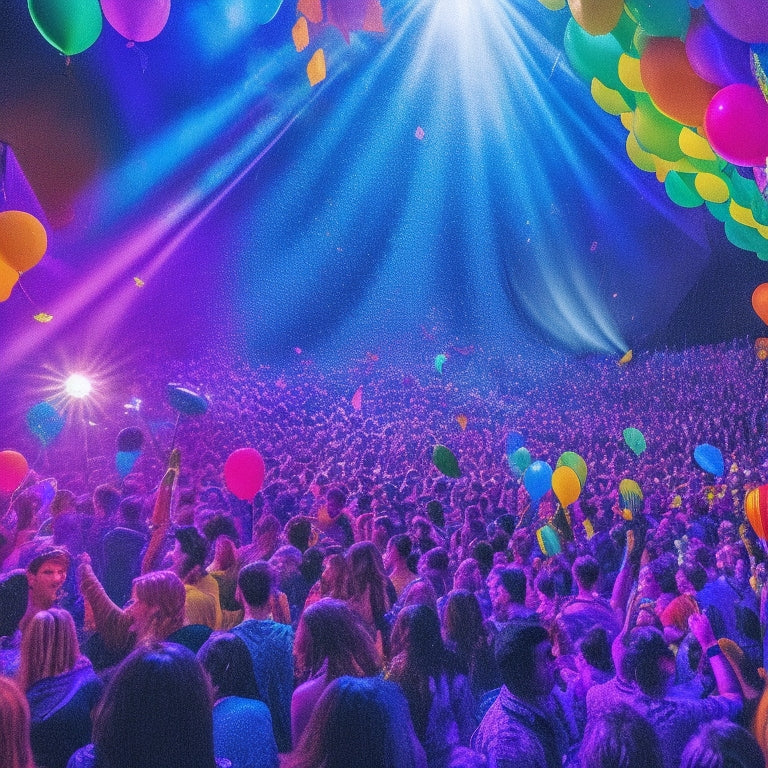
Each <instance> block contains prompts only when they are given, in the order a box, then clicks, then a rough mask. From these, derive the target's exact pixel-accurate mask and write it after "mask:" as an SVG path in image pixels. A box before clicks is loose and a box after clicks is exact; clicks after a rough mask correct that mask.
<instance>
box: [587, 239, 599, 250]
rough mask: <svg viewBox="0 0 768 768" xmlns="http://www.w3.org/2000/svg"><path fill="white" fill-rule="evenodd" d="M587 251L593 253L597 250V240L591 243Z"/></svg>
mask: <svg viewBox="0 0 768 768" xmlns="http://www.w3.org/2000/svg"><path fill="white" fill-rule="evenodd" d="M589 250H590V251H591V252H592V253H594V252H595V251H596V250H597V240H593V241H592V245H591V246H590V247H589Z"/></svg>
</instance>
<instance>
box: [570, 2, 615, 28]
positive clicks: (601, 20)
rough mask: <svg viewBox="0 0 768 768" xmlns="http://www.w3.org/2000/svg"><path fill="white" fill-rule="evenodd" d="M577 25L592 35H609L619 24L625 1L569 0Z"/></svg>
mask: <svg viewBox="0 0 768 768" xmlns="http://www.w3.org/2000/svg"><path fill="white" fill-rule="evenodd" d="M568 7H569V8H570V9H571V15H572V16H573V18H574V20H575V21H576V23H577V24H578V25H579V26H580V27H581V28H582V29H583V30H584V31H585V32H589V34H590V35H607V34H608V33H609V32H611V31H612V30H613V29H614V27H615V26H616V25H617V24H618V23H619V19H620V18H621V12H622V11H623V10H624V2H623V0H568Z"/></svg>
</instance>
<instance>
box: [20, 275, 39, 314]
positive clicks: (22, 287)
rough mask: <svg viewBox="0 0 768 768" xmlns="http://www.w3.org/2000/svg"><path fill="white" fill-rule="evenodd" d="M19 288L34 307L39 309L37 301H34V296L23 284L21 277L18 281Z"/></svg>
mask: <svg viewBox="0 0 768 768" xmlns="http://www.w3.org/2000/svg"><path fill="white" fill-rule="evenodd" d="M18 286H19V290H20V291H21V292H22V293H23V294H24V295H25V296H26V297H27V301H29V303H30V304H31V305H32V309H37V307H36V306H35V302H34V301H32V297H31V296H30V295H29V294H28V293H27V289H26V288H25V287H24V286H23V285H22V284H21V279H19V282H18Z"/></svg>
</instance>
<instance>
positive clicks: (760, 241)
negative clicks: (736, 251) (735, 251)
mask: <svg viewBox="0 0 768 768" xmlns="http://www.w3.org/2000/svg"><path fill="white" fill-rule="evenodd" d="M725 236H726V237H727V238H728V239H729V240H730V241H731V243H733V244H734V245H735V246H736V247H737V248H741V249H742V250H744V251H754V252H755V253H757V252H760V251H764V250H766V249H767V248H768V240H766V239H765V238H764V237H763V236H762V235H761V234H760V233H759V232H758V231H757V230H756V229H753V228H752V227H748V226H746V225H745V224H739V222H738V221H734V220H733V219H726V220H725Z"/></svg>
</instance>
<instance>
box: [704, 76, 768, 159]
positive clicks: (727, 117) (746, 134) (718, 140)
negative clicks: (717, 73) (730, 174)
mask: <svg viewBox="0 0 768 768" xmlns="http://www.w3.org/2000/svg"><path fill="white" fill-rule="evenodd" d="M704 130H705V131H706V134H707V138H708V139H709V143H710V144H711V145H712V149H714V150H715V152H717V154H718V155H720V157H722V158H723V159H724V160H727V161H728V162H729V163H733V164H734V165H744V166H750V165H751V166H758V167H760V166H763V167H764V166H765V158H766V156H768V103H766V101H765V98H764V97H763V94H762V93H761V92H760V89H759V88H756V87H754V86H752V85H746V84H744V83H734V84H733V85H727V86H726V87H725V88H721V89H720V90H719V91H718V92H717V93H716V94H715V95H714V97H713V98H712V101H711V102H710V103H709V106H708V107H707V113H706V115H705V116H704Z"/></svg>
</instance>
